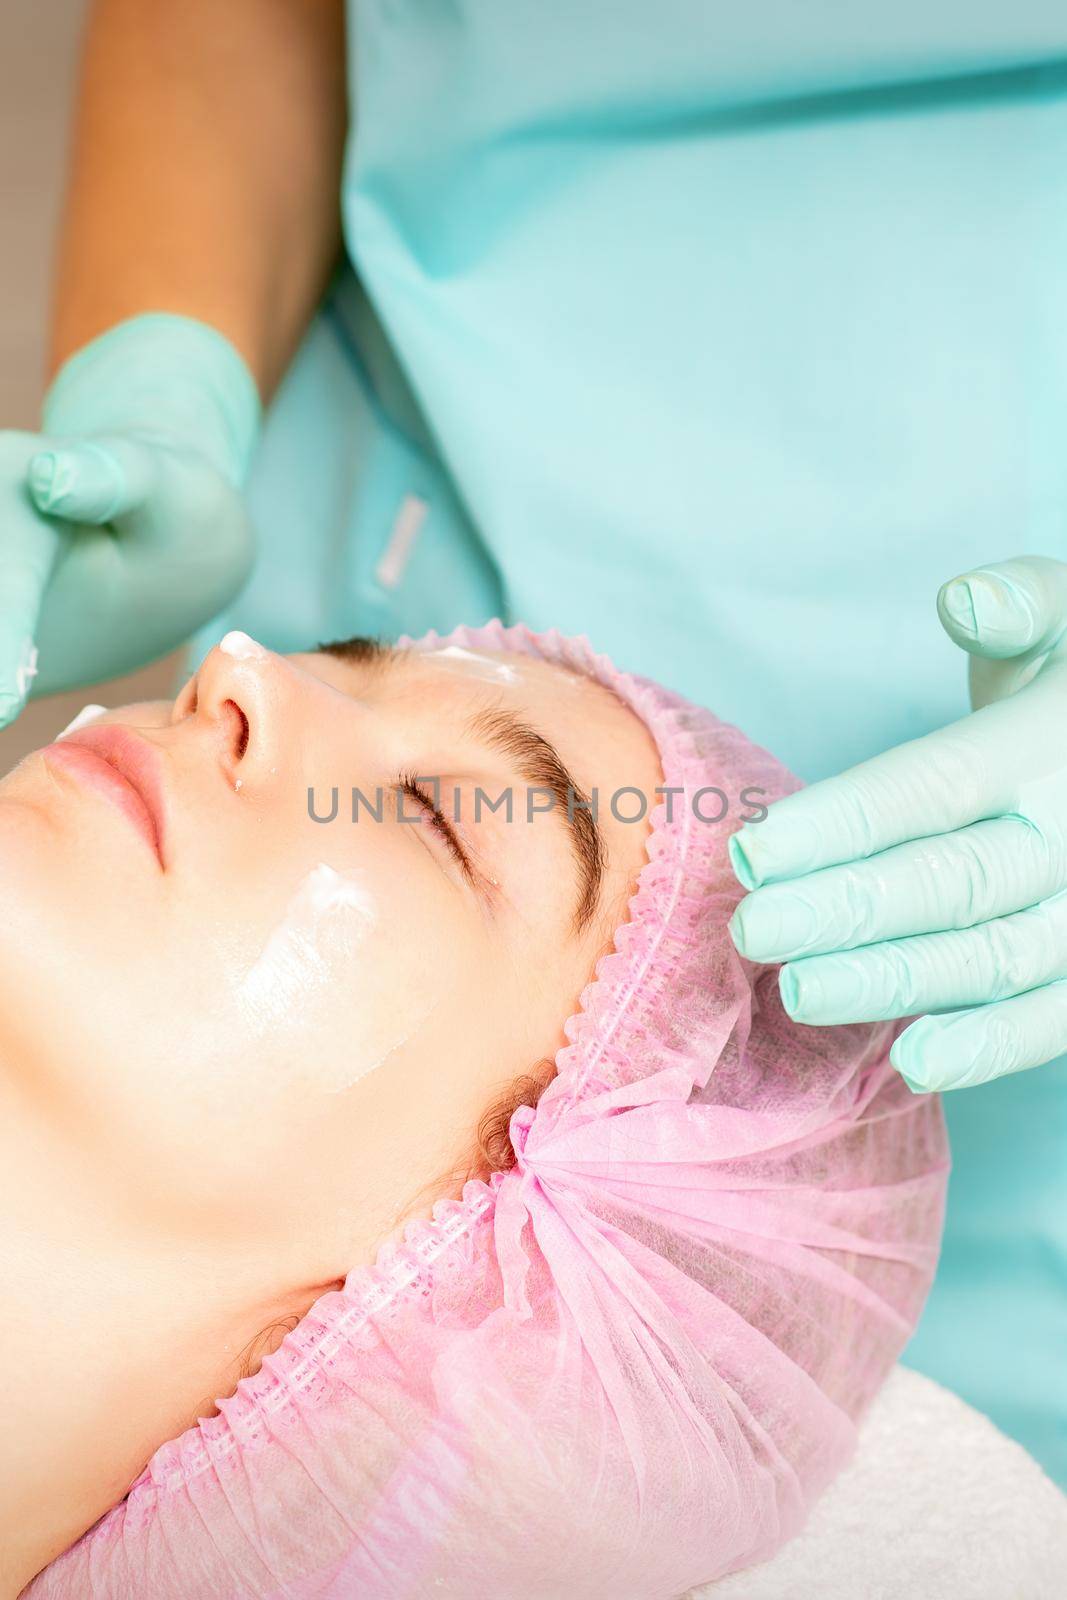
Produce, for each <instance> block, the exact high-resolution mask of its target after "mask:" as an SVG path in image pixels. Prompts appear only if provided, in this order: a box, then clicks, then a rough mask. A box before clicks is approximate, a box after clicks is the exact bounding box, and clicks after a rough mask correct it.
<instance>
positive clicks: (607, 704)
mask: <svg viewBox="0 0 1067 1600" xmlns="http://www.w3.org/2000/svg"><path fill="white" fill-rule="evenodd" d="M299 659H301V660H302V661H303V662H304V663H305V664H306V665H307V667H308V668H309V670H311V671H312V672H314V673H315V674H316V675H317V676H319V677H321V678H322V679H324V680H325V681H326V682H328V683H330V684H332V685H333V686H334V687H336V688H338V689H341V690H344V691H345V692H348V693H351V694H358V693H361V692H366V693H368V694H372V695H373V697H374V698H375V699H377V700H379V701H380V702H381V703H383V704H387V705H394V706H396V707H397V708H398V709H399V708H403V709H404V710H405V711H406V710H411V711H413V712H420V711H421V712H422V713H424V714H425V715H426V716H428V717H429V716H432V717H433V719H434V720H435V722H436V721H438V719H440V722H441V723H443V724H444V725H445V727H447V726H452V727H454V728H455V729H456V731H458V730H459V728H460V726H461V724H462V723H463V722H464V721H465V720H466V719H467V718H468V717H469V716H470V715H471V714H472V713H474V712H476V711H478V710H480V709H481V708H483V707H485V706H487V705H498V706H507V707H509V708H510V709H512V710H514V711H515V712H516V713H517V714H519V715H521V716H523V717H524V718H527V719H528V720H529V721H531V722H532V723H534V724H536V725H537V726H538V727H539V728H540V731H542V732H543V733H544V734H545V735H546V736H547V737H548V738H550V739H551V740H552V742H553V743H554V744H556V745H557V746H558V748H559V750H560V753H561V755H562V756H563V758H564V760H565V761H567V763H568V765H571V764H573V767H574V770H575V772H576V774H579V773H580V774H581V775H582V776H583V777H584V778H585V779H586V780H587V781H588V782H590V783H598V782H604V781H606V780H607V778H608V777H610V778H611V779H612V780H613V781H615V782H616V783H619V784H624V783H630V784H633V785H635V786H637V787H639V788H643V789H646V790H648V791H651V789H652V788H654V786H655V785H656V784H658V783H660V782H662V777H661V775H660V766H659V758H658V754H657V752H656V748H655V745H654V742H653V740H652V737H651V735H650V734H649V732H648V729H647V728H646V727H645V725H644V723H643V722H642V721H641V719H640V718H639V717H638V716H637V715H636V713H635V712H633V711H632V710H631V709H630V707H629V706H627V705H626V704H625V703H624V702H623V701H622V700H620V699H619V698H618V696H617V695H615V694H614V693H613V692H612V691H611V690H610V689H607V688H605V686H604V685H603V684H601V683H598V682H597V681H596V680H595V679H593V678H590V677H587V676H586V675H585V674H584V673H580V672H573V671H571V670H570V669H569V668H567V667H564V666H561V665H560V664H559V663H557V662H553V661H543V660H541V659H540V658H539V657H536V656H525V655H519V654H514V653H510V652H504V651H490V650H471V649H468V648H467V647H465V646H459V645H446V646H443V647H441V648H438V649H430V650H414V649H407V650H405V651H403V652H401V653H400V654H399V656H398V657H392V658H386V659H384V660H374V659H371V660H366V661H363V660H358V659H357V660H351V661H347V660H338V659H336V658H335V657H333V656H330V655H326V654H324V653H322V652H314V653H310V654H307V655H305V656H303V657H301V658H299Z"/></svg>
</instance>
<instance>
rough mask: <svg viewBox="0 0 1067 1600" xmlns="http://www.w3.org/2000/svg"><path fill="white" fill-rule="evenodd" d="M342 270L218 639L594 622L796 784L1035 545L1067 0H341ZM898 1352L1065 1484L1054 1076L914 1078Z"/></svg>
mask: <svg viewBox="0 0 1067 1600" xmlns="http://www.w3.org/2000/svg"><path fill="white" fill-rule="evenodd" d="M349 34H350V52H351V60H350V83H351V96H352V114H353V121H352V132H351V135H350V139H349V144H348V150H347V159H346V165H345V174H344V189H343V211H344V226H345V237H346V241H347V248H348V255H349V258H350V263H351V265H350V266H347V267H346V268H345V270H343V271H342V272H341V273H340V274H339V275H338V278H337V281H336V282H335V284H334V285H333V288H332V290H331V292H330V295H329V296H328V298H327V300H326V302H325V303H324V305H323V308H322V310H321V312H320V314H319V315H318V316H317V317H316V319H315V322H314V324H313V326H312V327H311V329H310V330H309V332H308V334H307V337H306V339H305V341H304V343H303V346H302V348H301V349H300V351H299V353H298V355H297V357H296V359H295V361H294V363H293V365H292V367H291V369H290V371H289V373H288V375H287V377H286V380H285V382H284V384H283V386H282V388H281V390H280V392H279V394H278V396H277V398H276V401H275V403H274V405H273V406H272V409H271V412H270V414H269V416H268V419H267V423H266V429H265V434H264V439H263V443H262V447H261V449H260V451H259V454H258V457H257V459H256V462H255V465H254V469H253V474H252V480H251V485H250V490H249V498H250V502H251V505H252V509H253V512H254V515H255V518H256V521H257V523H258V527H259V532H260V538H261V548H260V556H259V560H258V565H257V567H256V570H255V571H254V573H253V575H252V578H251V580H250V581H249V583H248V585H247V587H246V589H245V590H244V592H243V593H242V595H241V596H240V597H239V599H238V600H237V601H236V602H235V604H234V605H233V606H232V607H231V608H230V609H229V610H228V611H227V613H226V614H225V616H223V617H220V618H218V619H216V621H215V622H214V623H213V624H212V625H211V627H210V628H208V629H205V630H204V631H203V632H202V634H201V635H200V636H199V637H198V639H197V641H196V644H195V648H196V649H198V650H199V651H201V652H202V651H203V650H205V649H207V648H208V647H209V645H210V644H211V643H213V642H214V641H215V640H217V638H218V637H219V633H220V631H221V630H222V628H224V627H229V626H235V627H242V628H245V629H247V630H248V631H249V632H250V633H252V634H254V635H255V636H256V637H258V638H260V639H262V640H263V641H264V642H265V643H267V644H269V645H271V646H272V647H274V648H277V649H298V648H307V647H308V646H309V645H310V644H312V643H313V642H315V641H317V640H320V639H328V638H336V637H341V636H345V635H347V634H351V633H353V632H364V633H368V632H369V633H380V634H383V635H386V636H391V635H395V634H397V633H400V632H408V633H412V634H418V633H421V632H423V631H424V630H425V629H427V628H429V627H438V628H441V629H445V628H449V627H452V626H454V625H455V624H456V623H458V622H461V621H462V622H470V623H476V622H482V621H484V620H486V619H487V618H489V617H490V616H493V615H499V616H501V617H503V618H504V619H505V620H509V621H514V620H518V619H521V620H523V621H525V622H527V623H529V624H530V625H532V626H533V627H535V628H541V627H548V626H556V627H559V628H561V629H562V630H563V631H564V632H567V633H579V632H584V633H587V634H588V635H589V636H590V637H591V638H592V640H593V641H594V642H595V644H596V645H597V647H598V648H600V649H602V650H605V651H607V652H608V653H609V654H610V655H612V656H613V657H614V658H615V659H616V660H617V661H618V662H619V664H620V665H623V666H625V667H628V668H630V669H632V670H636V671H639V672H646V673H649V674H650V675H652V676H654V677H656V678H658V679H660V680H662V681H664V682H666V683H669V684H672V685H674V686H676V687H677V688H679V689H681V690H682V691H683V692H684V693H686V694H688V695H690V696H692V697H694V698H696V699H698V700H701V701H703V702H704V703H706V704H708V705H710V706H711V707H712V708H713V709H714V710H715V711H717V712H718V713H719V714H720V715H721V716H723V717H725V718H727V719H729V720H730V721H733V722H736V723H738V724H739V725H740V726H741V727H743V728H744V729H745V730H746V731H747V732H748V733H749V734H750V735H751V736H752V737H753V738H755V739H756V740H758V741H759V742H760V743H762V744H765V745H767V746H768V747H769V748H770V749H772V750H773V751H775V753H776V754H778V755H779V756H781V757H782V758H783V759H784V760H785V761H786V763H787V764H788V765H789V766H791V767H792V768H793V769H794V770H795V771H796V772H797V773H798V774H800V775H801V776H802V777H803V778H805V779H808V780H812V779H816V778H820V777H823V776H825V775H827V774H829V773H833V772H837V771H840V770H841V769H843V768H845V767H847V766H850V765H851V764H852V763H853V762H856V761H859V760H862V759H863V758H864V757H866V756H869V755H872V754H873V753H874V752H876V751H878V750H882V749H885V748H887V747H888V746H890V745H893V744H896V743H899V742H900V741H901V740H904V739H908V738H911V737H913V736H915V735H917V734H919V733H922V732H924V731H926V730H927V729H930V728H933V727H936V726H939V725H940V724H942V723H945V722H947V721H950V720H952V719H953V718H955V717H958V716H961V715H963V714H964V713H965V711H966V710H967V709H968V707H967V698H966V674H965V661H964V659H963V657H962V656H961V654H960V653H959V652H958V651H957V650H956V649H955V648H954V647H953V646H952V645H951V644H950V643H949V642H948V640H947V639H946V638H945V636H944V635H943V634H942V632H941V629H940V627H939V624H938V622H937V618H936V614H935V610H934V596H935V594H936V591H937V588H938V586H939V585H940V584H941V583H942V582H943V581H944V580H945V579H946V578H949V577H951V576H953V574H955V573H957V572H960V571H962V570H964V569H966V568H967V567H970V566H974V565H975V564H977V563H980V562H983V561H988V560H994V559H997V558H1001V557H1006V556H1011V555H1015V554H1021V553H1042V554H1046V555H1050V556H1058V557H1060V558H1061V559H1063V558H1065V555H1067V538H1065V535H1067V8H1065V7H1064V6H1063V5H1062V3H1059V0H1057V3H1056V4H1055V5H1053V4H1049V3H1040V4H1039V3H1036V0H1012V3H1010V4H1007V3H1003V4H1002V3H992V0H985V3H984V4H983V5H981V6H978V7H974V6H973V5H971V4H970V3H964V0H958V3H957V0H921V3H920V0H896V3H895V4H894V6H892V7H880V6H873V5H872V6H867V5H859V6H857V5H855V4H853V3H851V0H849V3H846V0H840V3H837V4H834V3H832V0H823V3H821V4H818V5H812V6H804V7H797V6H796V5H795V3H793V0H773V3H772V0H766V3H764V4H753V5H749V6H738V5H737V4H736V3H732V0H731V3H729V4H727V3H726V0H660V3H659V4H658V5H655V6H652V5H649V4H648V3H647V0H642V3H638V0H579V3H577V4H576V3H574V0H457V3H455V4H450V5H447V6H446V5H442V4H440V3H439V0H352V3H351V4H350V28H349ZM946 1110H947V1114H948V1119H949V1126H950V1131H951V1134H952V1139H953V1146H954V1162H955V1170H954V1175H953V1179H952V1183H951V1189H950V1202H949V1217H948V1228H947V1233H946V1238H945V1246H944V1252H943V1259H942V1266H941V1270H940V1274H939V1277H938V1281H937V1283H936V1285H935V1288H934V1290H933V1293H932V1296H931V1299H930V1302H929V1305H928V1308H927V1312H926V1315H925V1317H924V1320H923V1323H922V1326H921V1328H920V1330H919V1333H918V1335H917V1337H916V1338H915V1340H914V1342H913V1343H912V1345H911V1346H910V1348H909V1352H908V1357H907V1359H908V1360H909V1361H911V1362H912V1363H913V1364H914V1365H915V1366H917V1367H919V1368H920V1369H921V1370H922V1371H924V1372H927V1373H929V1374H930V1375H931V1376H933V1377H934V1378H936V1379H939V1380H940V1381H942V1382H944V1383H946V1384H947V1385H948V1386H949V1387H950V1388H952V1389H954V1390H956V1391H957V1392H959V1393H960V1394H962V1395H963V1396H964V1397H965V1398H966V1399H968V1400H970V1401H971V1402H972V1403H973V1404H975V1405H977V1406H978V1407H980V1408H981V1409H982V1410H983V1411H985V1412H987V1413H988V1414H989V1415H990V1416H992V1417H993V1418H994V1420H995V1421H996V1422H998V1423H999V1424H1000V1426H1002V1427H1003V1428H1005V1429H1006V1430H1007V1431H1009V1432H1011V1433H1013V1434H1015V1435H1016V1436H1017V1437H1018V1438H1020V1439H1021V1440H1022V1441H1023V1442H1024V1443H1025V1444H1026V1445H1027V1447H1028V1448H1029V1449H1030V1450H1031V1451H1032V1452H1033V1453H1034V1454H1035V1455H1036V1456H1037V1457H1038V1459H1039V1460H1040V1461H1042V1462H1043V1463H1044V1465H1045V1467H1046V1468H1047V1469H1048V1470H1049V1471H1050V1472H1051V1473H1052V1474H1053V1475H1055V1476H1057V1477H1058V1478H1059V1480H1060V1481H1061V1482H1062V1483H1064V1484H1065V1485H1067V1375H1065V1371H1067V1369H1065V1352H1067V1060H1061V1061H1060V1062H1058V1063H1056V1064H1055V1065H1053V1066H1050V1067H1046V1068H1044V1069H1039V1070H1037V1071H1034V1072H1029V1073H1023V1074H1020V1075H1018V1076H1016V1077H1011V1078H1007V1079H1004V1080H1002V1081H1001V1082H1000V1083H998V1084H995V1085H992V1086H989V1087H986V1088H981V1089H977V1090H972V1091H965V1092H962V1093H960V1094H957V1095H952V1096H948V1097H947V1099H946Z"/></svg>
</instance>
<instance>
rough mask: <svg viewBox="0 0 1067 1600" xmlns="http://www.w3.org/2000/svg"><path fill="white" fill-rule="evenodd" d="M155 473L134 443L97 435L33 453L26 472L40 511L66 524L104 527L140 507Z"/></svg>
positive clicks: (30, 489)
mask: <svg viewBox="0 0 1067 1600" xmlns="http://www.w3.org/2000/svg"><path fill="white" fill-rule="evenodd" d="M154 477H155V473H154V471H153V466H152V461H151V457H150V454H149V452H148V451H147V450H145V448H144V447H143V446H142V445H141V444H139V443H137V442H136V441H134V440H129V439H121V438H111V437H101V438H99V439H93V440H91V439H79V440H78V441H77V443H74V444H57V445H55V446H52V447H51V448H49V449H47V450H41V451H39V452H38V453H37V455H35V456H34V457H33V459H32V461H31V462H30V464H29V467H28V468H27V472H26V484H27V488H28V489H29V492H30V499H31V500H32V501H33V503H34V505H35V506H36V507H37V509H38V511H43V512H45V513H47V514H48V515H50V516H54V517H63V518H65V519H66V520H67V521H69V522H87V523H104V522H111V521H113V520H114V519H115V518H116V517H121V516H122V515H123V514H124V513H125V512H127V511H132V510H133V509H134V508H135V507H136V506H139V505H141V504H142V503H143V502H144V500H145V499H146V497H147V496H148V494H149V492H150V490H151V487H152V483H153V481H154Z"/></svg>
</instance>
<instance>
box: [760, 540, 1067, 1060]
mask: <svg viewBox="0 0 1067 1600" xmlns="http://www.w3.org/2000/svg"><path fill="white" fill-rule="evenodd" d="M937 608H938V614H939V616H940V618H941V622H942V624H943V626H944V627H945V629H946V631H947V632H948V634H949V635H950V636H951V638H953V639H954V640H955V641H956V643H957V644H959V645H961V646H962V647H963V649H965V650H967V651H969V652H970V653H971V670H970V684H971V703H972V705H974V706H976V707H978V708H979V709H976V710H975V711H974V712H973V713H972V714H971V715H970V716H967V717H963V718H962V719H961V720H960V721H959V722H954V723H952V724H950V725H949V726H948V727H947V728H942V729H940V730H938V731H937V732H935V733H929V734H926V735H924V736H923V737H922V738H919V739H913V740H911V741H910V742H909V743H907V744H903V745H900V746H898V747H897V748H896V749H893V750H888V751H886V752H885V753H884V754H882V755H878V756H875V757H874V758H873V759H872V760H870V761H863V762H861V763H860V764H859V765H858V766H855V767H852V768H850V769H849V770H848V771H847V772H845V773H843V774H841V775H840V776H838V777H833V778H827V779H824V780H823V781H822V782H820V783H816V784H812V786H811V787H810V788H808V789H804V790H801V791H799V792H798V793H797V794H795V795H789V796H787V797H786V798H785V799H783V800H780V801H778V802H777V804H775V805H773V806H771V808H770V811H769V813H768V815H767V817H766V819H765V820H764V821H763V822H761V823H749V824H748V825H747V826H746V827H744V828H742V829H740V830H739V832H738V833H737V834H735V835H734V837H733V838H732V839H731V841H730V853H731V860H732V862H733V867H734V871H735V872H736V874H737V877H738V879H739V880H740V882H741V883H742V885H743V886H744V887H745V888H747V889H755V891H756V892H755V893H754V894H749V895H747V896H746V897H745V899H744V900H742V901H741V903H740V905H739V906H738V908H737V910H736V912H735V914H734V917H733V920H732V922H731V925H730V932H731V934H732V935H733V939H734V943H735V945H736V946H737V948H738V950H739V951H740V952H741V954H742V955H744V956H747V957H748V958H749V959H750V960H753V961H768V962H771V961H783V962H788V963H789V964H788V965H787V966H784V967H783V968H782V971H781V974H780V987H781V993H782V998H783V1001H784V1004H785V1006H786V1009H787V1010H788V1012H789V1014H790V1015H791V1016H792V1017H794V1018H795V1019H796V1020H797V1021H799V1022H807V1023H812V1024H824V1023H839V1022H860V1021H874V1020H877V1019H882V1018H891V1017H906V1016H912V1015H914V1014H916V1013H919V1012H923V1013H928V1014H927V1015H924V1016H922V1017H921V1018H920V1020H919V1021H917V1022H914V1023H913V1024H912V1025H911V1027H909V1028H907V1029H905V1030H904V1032H903V1033H902V1034H901V1035H900V1037H899V1038H898V1039H897V1040H896V1042H895V1043H894V1045H893V1049H892V1052H891V1060H892V1062H893V1065H894V1066H895V1067H896V1068H897V1069H898V1070H899V1071H900V1072H901V1074H902V1075H903V1076H904V1078H905V1079H906V1080H907V1082H908V1083H909V1084H910V1086H911V1087H912V1088H913V1089H916V1090H928V1089H954V1088H960V1087H963V1086H965V1085H969V1084H975V1083H983V1082H985V1081H986V1080H988V1079H990V1078H996V1077H1000V1076H1001V1075H1002V1074H1004V1073H1008V1072H1018V1071H1020V1070H1021V1069H1022V1068H1025V1067H1033V1066H1038V1065H1040V1064H1041V1063H1043V1062H1046V1061H1049V1060H1051V1059H1052V1058H1053V1057H1054V1056H1056V1055H1059V1054H1060V1053H1061V1052H1063V1051H1065V1050H1067V641H1065V634H1067V566H1065V565H1064V564H1063V563H1062V562H1059V561H1051V560H1049V559H1047V558H1045V557H1037V556H1023V557H1019V558H1017V559H1016V560H1012V561H1005V562H999V563H997V564H995V565H991V566H987V567H980V568H978V569H977V570H976V571H974V572H969V573H966V574H965V575H964V576H963V577H960V578H955V579H953V581H952V582H950V583H947V584H945V585H944V586H943V587H942V589H941V590H940V592H939V594H938V597H937ZM763 885H766V886H767V887H762V886H763Z"/></svg>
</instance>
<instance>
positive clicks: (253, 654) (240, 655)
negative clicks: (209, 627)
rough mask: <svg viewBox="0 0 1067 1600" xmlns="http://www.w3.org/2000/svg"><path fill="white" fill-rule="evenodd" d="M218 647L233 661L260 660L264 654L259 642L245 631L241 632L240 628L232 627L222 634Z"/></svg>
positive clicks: (265, 652)
mask: <svg viewBox="0 0 1067 1600" xmlns="http://www.w3.org/2000/svg"><path fill="white" fill-rule="evenodd" d="M219 649H220V650H221V651H222V653H223V655H224V656H231V657H232V658H233V660H234V661H260V660H262V659H263V658H264V657H265V656H266V655H267V653H268V652H267V651H266V650H264V648H263V646H262V645H261V644H257V643H256V641H255V639H253V638H251V637H250V636H249V635H248V634H247V633H242V632H241V630H240V628H232V629H231V630H230V632H229V633H225V634H223V636H222V638H221V639H220V640H219Z"/></svg>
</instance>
